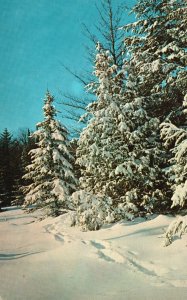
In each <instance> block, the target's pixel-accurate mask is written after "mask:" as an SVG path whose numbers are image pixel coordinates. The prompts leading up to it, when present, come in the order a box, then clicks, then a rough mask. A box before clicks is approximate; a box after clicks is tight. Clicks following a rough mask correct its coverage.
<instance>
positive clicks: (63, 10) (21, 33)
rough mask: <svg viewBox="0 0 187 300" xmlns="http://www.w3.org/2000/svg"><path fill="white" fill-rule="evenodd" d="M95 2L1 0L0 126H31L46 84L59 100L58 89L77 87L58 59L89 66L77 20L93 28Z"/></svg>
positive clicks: (38, 114)
mask: <svg viewBox="0 0 187 300" xmlns="http://www.w3.org/2000/svg"><path fill="white" fill-rule="evenodd" d="M117 2H118V0H114V3H115V4H116V3H117ZM132 2H133V1H126V3H127V4H129V3H132ZM95 3H97V4H99V3H100V1H99V0H53V1H51V0H32V1H31V0H0V41H1V44H0V77H1V81H0V94H1V96H0V132H2V130H3V129H4V128H5V127H7V128H8V129H9V130H10V131H11V132H13V133H15V132H16V131H17V130H18V129H19V128H24V127H29V128H31V129H34V128H35V124H36V123H37V122H39V121H40V120H42V109H41V108H42V105H43V102H42V99H43V98H44V95H45V92H46V89H47V88H48V89H49V90H50V91H51V93H52V94H53V95H54V96H55V97H56V98H57V99H58V100H59V99H60V94H59V90H63V91H64V92H70V93H72V92H76V93H81V87H80V86H79V84H78V83H77V81H76V80H75V79H74V78H73V77H72V76H70V74H68V73H67V72H66V71H64V69H63V68H62V66H61V63H64V64H65V65H68V66H70V67H71V68H72V69H74V70H80V69H86V68H87V60H86V58H85V49H84V46H83V44H84V43H85V42H87V40H86V39H85V37H84V35H83V34H82V25H81V24H82V22H85V23H86V24H87V26H88V27H90V28H91V29H92V28H93V24H94V23H96V21H97V18H98V15H97V11H96V9H95ZM127 20H130V18H129V17H127Z"/></svg>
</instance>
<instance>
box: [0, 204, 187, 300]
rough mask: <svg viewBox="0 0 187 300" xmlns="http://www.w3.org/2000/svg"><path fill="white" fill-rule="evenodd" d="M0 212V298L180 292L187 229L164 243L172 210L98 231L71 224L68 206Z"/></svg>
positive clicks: (132, 297)
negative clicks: (52, 212) (42, 214)
mask: <svg viewBox="0 0 187 300" xmlns="http://www.w3.org/2000/svg"><path fill="white" fill-rule="evenodd" d="M36 220H37V215H36V213H34V214H31V215H28V214H25V212H22V211H20V210H16V211H15V210H14V211H7V212H3V213H1V214H0V272H1V274H3V276H1V280H0V299H3V300H18V299H19V300H30V299H32V300H35V299H36V300H41V299H45V300H48V299H49V300H51V299H54V300H74V299H76V300H84V299H85V300H88V299H94V300H95V299H98V300H103V299H104V300H105V299H106V300H113V299H116V300H124V299H125V300H127V299H128V300H136V299H137V300H141V299H142V300H144V299H145V300H146V299H147V300H148V299H151V300H154V299H156V300H159V299H160V300H161V299H166V300H167V299H168V300H176V299H178V300H180V299H181V300H182V299H185V296H186V293H187V268H186V266H187V263H186V262H187V252H186V245H187V235H184V236H183V238H182V239H180V238H178V239H176V240H175V241H174V242H173V244H171V245H170V246H169V247H163V241H164V233H165V230H166V228H167V227H168V225H169V224H170V223H171V221H172V220H174V218H171V217H167V216H162V215H161V216H157V217H156V216H155V217H152V218H151V219H150V220H148V221H145V220H144V219H142V218H138V219H136V220H135V221H134V222H118V223H116V224H114V225H105V226H104V227H103V228H101V230H99V231H94V232H93V231H92V232H82V231H80V230H79V228H77V227H71V226H70V224H71V216H70V214H64V215H62V216H59V217H57V218H55V219H52V218H48V219H45V220H43V221H41V222H38V221H36Z"/></svg>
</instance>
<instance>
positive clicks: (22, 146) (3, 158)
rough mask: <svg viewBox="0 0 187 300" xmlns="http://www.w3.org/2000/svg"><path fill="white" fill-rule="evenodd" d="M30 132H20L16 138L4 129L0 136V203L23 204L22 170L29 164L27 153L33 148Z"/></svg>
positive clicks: (3, 204)
mask: <svg viewBox="0 0 187 300" xmlns="http://www.w3.org/2000/svg"><path fill="white" fill-rule="evenodd" d="M30 134H31V132H30V130H29V129H25V130H20V131H19V133H18V135H17V137H14V136H13V135H12V134H11V132H10V131H9V130H8V129H7V128H5V129H4V130H3V132H2V133H1V134H0V203H1V207H2V206H5V207H6V206H9V205H12V204H15V205H21V204H23V192H22V186H23V185H24V184H25V182H23V179H22V176H23V175H24V168H25V166H26V165H28V163H29V162H30V157H29V154H28V153H29V151H30V150H31V149H33V148H34V147H35V141H34V140H33V139H32V138H31V137H30Z"/></svg>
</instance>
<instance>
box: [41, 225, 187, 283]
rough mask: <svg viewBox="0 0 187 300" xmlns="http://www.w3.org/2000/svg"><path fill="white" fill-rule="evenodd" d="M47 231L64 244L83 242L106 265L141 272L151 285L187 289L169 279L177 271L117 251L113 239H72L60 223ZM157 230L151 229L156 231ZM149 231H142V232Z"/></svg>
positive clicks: (137, 256) (119, 250)
mask: <svg viewBox="0 0 187 300" xmlns="http://www.w3.org/2000/svg"><path fill="white" fill-rule="evenodd" d="M161 228H163V226H162V227H161ZM45 230H46V231H47V232H48V233H51V234H53V235H54V238H55V239H56V240H57V241H60V242H63V243H73V242H75V241H78V242H81V243H82V244H84V245H86V246H87V247H89V248H90V249H88V251H92V253H93V254H94V255H95V256H97V258H98V259H102V260H104V261H105V262H106V263H117V264H121V265H124V267H126V268H128V269H129V270H131V271H132V272H139V273H141V274H143V276H145V278H149V280H150V279H151V283H152V284H153V285H155V286H164V285H167V286H172V287H187V280H173V279H172V278H169V277H167V274H168V273H170V272H171V273H172V272H173V271H175V269H172V268H165V267H163V266H161V265H159V264H157V265H156V264H155V263H154V262H153V261H148V260H146V261H144V260H142V259H140V257H139V253H138V252H137V251H133V250H126V249H120V247H119V246H118V247H117V249H114V248H113V247H112V245H111V244H112V243H111V242H112V240H113V239H112V238H111V241H108V240H97V239H96V240H83V239H79V238H75V237H72V236H70V235H68V234H67V233H65V232H63V231H60V232H59V231H58V223H57V224H53V225H47V226H45ZM154 230H155V229H154V228H153V229H150V231H154ZM143 231H144V232H145V231H148V229H146V230H142V231H140V232H143Z"/></svg>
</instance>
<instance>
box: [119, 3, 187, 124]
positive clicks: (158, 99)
mask: <svg viewBox="0 0 187 300" xmlns="http://www.w3.org/2000/svg"><path fill="white" fill-rule="evenodd" d="M133 12H134V13H135V14H136V16H137V22H135V23H132V24H129V25H127V26H124V28H125V30H127V31H128V32H129V36H128V37H127V38H126V39H125V44H126V46H127V48H128V51H129V53H130V57H131V63H132V64H133V65H134V66H135V73H136V76H137V77H138V82H139V93H140V95H141V97H144V102H145V104H146V105H147V109H149V114H151V115H152V116H156V117H158V118H159V119H160V120H161V121H163V120H164V118H165V117H166V116H167V115H168V114H170V118H172V119H173V118H174V116H175V115H176V112H177V110H176V109H177V108H180V107H181V105H182V101H183V97H184V94H183V87H184V85H186V79H185V78H184V76H183V73H184V72H185V71H186V64H187V39H186V28H187V2H186V1H184V0H162V1H160V0H155V1H152V0H138V1H137V4H136V5H135V6H134V8H133ZM171 112H172V113H171Z"/></svg>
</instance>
